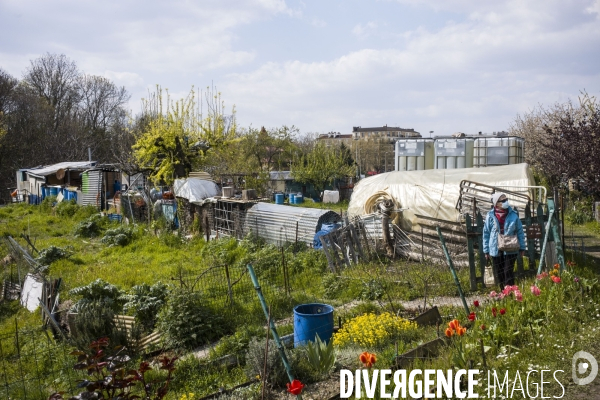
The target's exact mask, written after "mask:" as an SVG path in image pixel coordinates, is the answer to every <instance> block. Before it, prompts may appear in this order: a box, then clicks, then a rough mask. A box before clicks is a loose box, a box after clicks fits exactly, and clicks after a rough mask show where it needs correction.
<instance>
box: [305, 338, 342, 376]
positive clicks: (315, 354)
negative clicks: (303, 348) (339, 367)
mask: <svg viewBox="0 0 600 400" xmlns="http://www.w3.org/2000/svg"><path fill="white" fill-rule="evenodd" d="M307 349H308V361H309V362H310V364H311V366H312V367H313V368H314V370H315V371H316V372H317V374H318V375H327V374H328V373H329V371H331V368H333V366H334V364H335V350H334V348H333V340H329V343H325V342H323V341H322V340H321V338H320V337H319V335H318V334H317V337H316V341H315V342H314V343H313V342H310V341H309V342H308V345H307Z"/></svg>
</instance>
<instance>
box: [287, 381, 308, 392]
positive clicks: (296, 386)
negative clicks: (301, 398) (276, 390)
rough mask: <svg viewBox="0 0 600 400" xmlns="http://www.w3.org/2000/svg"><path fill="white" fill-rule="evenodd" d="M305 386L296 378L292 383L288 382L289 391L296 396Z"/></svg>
mask: <svg viewBox="0 0 600 400" xmlns="http://www.w3.org/2000/svg"><path fill="white" fill-rule="evenodd" d="M303 388H304V385H303V384H302V382H300V381H299V380H298V379H294V380H293V381H292V383H288V384H287V391H288V392H289V393H291V394H293V395H294V396H298V395H299V394H300V393H302V389H303Z"/></svg>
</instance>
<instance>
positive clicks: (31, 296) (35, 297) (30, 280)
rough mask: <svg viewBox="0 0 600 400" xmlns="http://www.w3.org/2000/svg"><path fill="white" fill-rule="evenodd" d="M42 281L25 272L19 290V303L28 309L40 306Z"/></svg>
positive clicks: (33, 309)
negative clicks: (21, 288) (21, 287)
mask: <svg viewBox="0 0 600 400" xmlns="http://www.w3.org/2000/svg"><path fill="white" fill-rule="evenodd" d="M43 287H44V282H42V281H41V280H39V279H37V278H36V277H35V276H33V275H31V274H27V276H26V277H25V282H24V283H23V290H21V305H22V306H23V307H25V308H27V309H28V310H29V311H35V310H37V308H38V307H39V306H40V299H41V298H42V291H43Z"/></svg>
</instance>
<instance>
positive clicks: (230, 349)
mask: <svg viewBox="0 0 600 400" xmlns="http://www.w3.org/2000/svg"><path fill="white" fill-rule="evenodd" d="M264 333H265V332H264V328H263V327H261V326H253V325H250V326H248V325H244V326H242V327H240V328H239V329H238V330H237V331H236V332H235V333H234V334H233V335H230V336H225V337H223V338H222V339H221V340H220V341H219V343H217V345H216V346H215V347H214V348H213V350H212V351H211V358H213V359H216V358H219V357H223V356H226V355H229V354H237V355H240V356H242V357H241V358H243V355H244V354H245V352H246V350H248V345H249V344H250V340H252V338H254V337H258V336H262V335H264ZM242 361H243V360H242Z"/></svg>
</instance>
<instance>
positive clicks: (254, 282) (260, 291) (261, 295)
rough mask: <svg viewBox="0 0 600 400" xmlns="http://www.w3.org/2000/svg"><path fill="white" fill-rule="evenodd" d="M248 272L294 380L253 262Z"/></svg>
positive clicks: (285, 363) (289, 376)
mask: <svg viewBox="0 0 600 400" xmlns="http://www.w3.org/2000/svg"><path fill="white" fill-rule="evenodd" d="M247 267H248V272H249V273H250V279H252V284H254V289H255V290H256V294H257V295H258V300H259V301H260V305H261V306H262V309H263V312H264V313H265V317H266V318H267V321H268V323H269V328H270V329H271V333H272V334H273V339H274V340H275V344H276V345H277V350H279V355H280V356H281V361H282V362H283V366H284V367H285V371H286V372H287V376H288V378H289V380H290V382H292V381H293V380H294V375H292V368H291V367H290V363H289V361H288V359H287V356H286V355H285V350H284V348H283V345H282V344H281V340H280V339H279V335H278V334H277V329H275V324H274V323H273V320H272V319H271V318H270V315H271V314H270V313H269V310H268V308H267V303H266V302H265V298H264V297H263V294H262V290H261V289H260V284H259V283H258V278H257V277H256V274H255V273H254V268H252V264H248V266H247Z"/></svg>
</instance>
